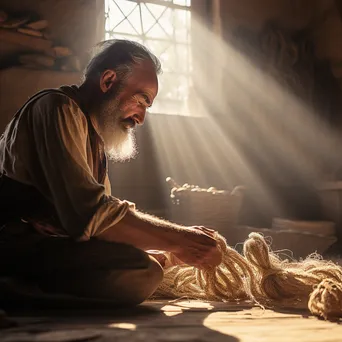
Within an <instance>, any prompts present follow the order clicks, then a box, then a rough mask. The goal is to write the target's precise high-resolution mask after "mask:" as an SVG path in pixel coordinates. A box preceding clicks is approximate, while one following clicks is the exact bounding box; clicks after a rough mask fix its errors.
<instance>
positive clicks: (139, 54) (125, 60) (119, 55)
mask: <svg viewBox="0 0 342 342" xmlns="http://www.w3.org/2000/svg"><path fill="white" fill-rule="evenodd" d="M143 61H150V62H151V63H152V64H153V66H154V68H155V71H156V74H159V73H161V63H160V61H159V59H158V58H157V57H156V56H155V55H154V54H152V53H151V52H150V51H149V50H148V49H147V48H146V47H145V46H143V45H142V44H139V43H137V42H134V41H130V40H124V39H111V40H105V41H103V42H101V43H99V44H98V45H97V46H96V52H95V54H94V56H93V57H92V58H91V60H90V61H89V63H88V65H87V67H86V68H85V71H84V75H83V78H84V81H88V80H91V79H96V78H99V77H100V76H101V75H102V73H103V72H104V71H105V70H108V69H111V70H115V72H116V73H117V75H118V77H119V78H120V79H121V80H124V79H125V78H127V77H128V76H129V74H130V73H131V72H132V70H133V66H134V64H138V63H140V62H143Z"/></svg>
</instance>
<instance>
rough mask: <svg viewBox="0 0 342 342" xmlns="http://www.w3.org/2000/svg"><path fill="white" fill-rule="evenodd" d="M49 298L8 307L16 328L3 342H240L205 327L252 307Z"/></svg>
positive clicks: (6, 335)
mask: <svg viewBox="0 0 342 342" xmlns="http://www.w3.org/2000/svg"><path fill="white" fill-rule="evenodd" d="M47 297H48V296H46V297H45V298H22V301H21V302H20V303H19V301H17V302H16V303H12V305H11V306H9V305H8V304H9V302H7V305H5V307H6V310H7V313H8V315H9V317H10V318H12V319H14V320H15V321H16V322H17V323H18V325H17V327H14V328H10V329H6V330H2V336H3V337H2V339H1V341H2V342H13V341H15V342H24V341H25V342H27V341H50V340H51V341H90V340H92V341H93V340H94V341H132V342H134V341H149V342H153V341H160V342H162V341H163V342H167V341H178V342H183V341H184V342H185V341H192V342H195V341H196V342H207V341H208V342H214V341H215V342H220V341H226V342H239V339H238V338H236V337H234V336H232V335H229V334H223V333H220V332H217V331H215V330H212V329H210V328H209V327H207V326H206V325H205V324H204V323H205V321H206V319H207V318H208V317H209V315H210V314H212V313H215V312H218V311H229V312H237V311H241V310H243V309H244V308H246V307H249V308H250V305H249V306H237V305H233V306H227V305H225V306H223V305H222V303H216V304H215V303H210V304H208V306H207V307H206V306H203V304H205V303H203V302H197V303H199V304H200V303H202V306H196V305H195V306H194V307H187V306H184V305H179V304H177V303H174V302H169V301H151V302H148V303H144V304H142V305H139V306H137V307H132V308H127V307H118V306H117V305H113V304H112V303H110V302H109V301H98V300H93V301H92V300H83V299H75V298H72V300H70V298H66V297H64V296H63V297H61V298H59V300H58V301H56V300H55V299H54V300H52V298H47ZM189 303H190V302H189ZM192 303H194V302H192ZM195 303H196V302H195ZM5 304H6V303H5Z"/></svg>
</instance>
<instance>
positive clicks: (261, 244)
mask: <svg viewBox="0 0 342 342" xmlns="http://www.w3.org/2000/svg"><path fill="white" fill-rule="evenodd" d="M216 239H217V242H218V248H219V249H220V251H221V253H222V262H221V264H220V265H219V266H218V267H208V268H206V269H197V268H195V267H190V266H187V265H177V266H171V267H168V268H166V269H165V274H164V280H163V282H162V283H161V285H160V286H159V288H158V289H157V291H156V293H155V294H154V297H158V298H160V297H162V298H181V297H188V298H192V299H202V300H210V301H232V300H252V301H254V302H255V303H257V304H259V305H262V306H266V307H270V308H275V307H287V308H305V307H306V308H308V309H309V310H310V311H311V313H312V314H314V315H315V316H318V317H320V318H323V319H326V320H338V319H339V318H341V317H342V267H341V266H339V265H337V264H335V263H333V262H331V261H325V260H323V259H322V258H320V257H319V256H318V255H315V254H313V255H311V256H309V257H308V258H307V259H305V260H303V261H300V262H295V261H289V260H281V259H280V258H279V257H278V256H277V255H276V254H275V253H274V252H272V251H271V250H270V248H269V246H268V245H267V243H266V241H265V239H264V237H263V236H262V235H260V234H258V233H251V234H250V235H249V238H248V239H247V240H246V241H245V242H244V248H243V255H241V254H239V253H238V252H237V251H236V250H234V249H233V248H231V247H229V246H228V245H227V243H226V240H225V239H224V237H222V236H221V235H219V234H217V235H216ZM170 262H171V264H172V256H170Z"/></svg>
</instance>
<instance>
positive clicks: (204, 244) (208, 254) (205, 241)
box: [171, 226, 222, 268]
mask: <svg viewBox="0 0 342 342" xmlns="http://www.w3.org/2000/svg"><path fill="white" fill-rule="evenodd" d="M177 235H178V236H176V241H173V242H174V244H175V245H174V247H172V248H171V249H172V250H171V252H172V253H173V254H174V255H175V256H176V257H177V258H178V259H180V260H181V261H183V262H184V263H185V264H188V265H191V266H195V267H198V268H205V267H208V266H209V267H210V266H211V267H213V266H218V265H219V264H220V263H221V260H222V255H221V252H220V251H219V250H218V248H217V242H216V239H215V231H213V230H211V229H209V228H206V227H202V226H192V227H184V228H181V229H178V230H177Z"/></svg>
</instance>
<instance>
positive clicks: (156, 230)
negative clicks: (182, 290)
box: [97, 211, 222, 268]
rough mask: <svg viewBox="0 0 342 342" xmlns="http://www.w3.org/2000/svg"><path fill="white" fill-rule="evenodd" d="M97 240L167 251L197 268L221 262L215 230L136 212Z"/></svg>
mask: <svg viewBox="0 0 342 342" xmlns="http://www.w3.org/2000/svg"><path fill="white" fill-rule="evenodd" d="M97 238H98V239H101V240H105V241H113V242H119V243H126V244H130V245H133V246H135V247H137V248H140V249H142V250H145V251H147V250H159V251H166V252H169V253H172V254H173V255H174V256H175V257H176V258H178V259H179V260H180V261H181V262H183V263H185V264H187V265H190V266H195V267H198V268H205V267H214V266H217V265H219V264H220V263H221V259H222V256H221V252H220V251H219V250H218V248H217V243H216V240H215V231H214V230H212V229H209V228H206V227H202V226H191V227H184V226H180V225H177V224H175V223H171V222H169V221H166V220H162V219H159V218H156V217H154V216H151V215H148V214H144V213H140V212H138V211H132V212H128V213H127V214H126V215H125V217H124V218H123V219H122V220H121V221H120V222H118V223H117V224H115V225H114V226H112V227H111V228H109V229H107V230H105V231H104V232H102V233H101V234H100V235H98V236H97Z"/></svg>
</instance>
